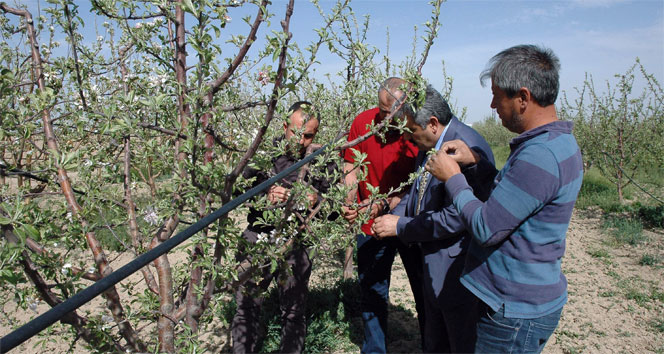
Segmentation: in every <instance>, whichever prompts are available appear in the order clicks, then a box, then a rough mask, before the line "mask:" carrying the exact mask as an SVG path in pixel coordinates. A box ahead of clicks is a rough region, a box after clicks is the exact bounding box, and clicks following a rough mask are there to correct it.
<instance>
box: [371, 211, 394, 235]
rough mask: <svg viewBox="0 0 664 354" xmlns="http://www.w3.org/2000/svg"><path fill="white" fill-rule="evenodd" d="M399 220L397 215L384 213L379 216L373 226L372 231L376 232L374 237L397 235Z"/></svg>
mask: <svg viewBox="0 0 664 354" xmlns="http://www.w3.org/2000/svg"><path fill="white" fill-rule="evenodd" d="M398 221H399V216H397V215H391V214H387V215H383V216H380V217H377V218H376V219H375V220H374V223H373V225H372V226H371V231H372V232H373V234H374V237H376V238H378V239H382V238H385V237H394V236H396V235H397V222H398Z"/></svg>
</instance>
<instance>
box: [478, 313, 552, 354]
mask: <svg viewBox="0 0 664 354" xmlns="http://www.w3.org/2000/svg"><path fill="white" fill-rule="evenodd" d="M562 311H563V309H562V308H560V309H559V310H557V311H555V312H553V313H550V314H548V315H545V316H542V317H538V318H532V319H524V318H506V317H505V316H504V313H505V308H504V307H501V308H500V310H498V311H493V310H492V309H491V308H490V307H488V306H486V310H485V311H483V313H482V315H481V316H480V320H479V322H478V323H477V342H476V343H475V352H476V353H540V352H541V351H542V349H544V345H546V341H547V340H548V339H549V337H550V336H551V334H553V331H554V330H555V329H556V327H557V326H558V321H559V320H560V314H561V312H562Z"/></svg>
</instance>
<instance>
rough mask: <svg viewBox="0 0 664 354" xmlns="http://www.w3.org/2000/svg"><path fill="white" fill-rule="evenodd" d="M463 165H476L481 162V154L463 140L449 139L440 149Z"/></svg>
mask: <svg viewBox="0 0 664 354" xmlns="http://www.w3.org/2000/svg"><path fill="white" fill-rule="evenodd" d="M440 150H442V151H444V152H445V153H446V154H447V155H449V156H450V157H451V158H452V159H453V160H454V161H456V162H457V163H459V165H461V166H466V165H474V164H476V163H478V162H480V155H479V154H478V153H476V152H475V151H473V150H472V149H471V148H469V147H468V145H466V143H464V142H463V141H462V140H452V141H447V142H445V143H444V144H443V147H442V148H441V149H440Z"/></svg>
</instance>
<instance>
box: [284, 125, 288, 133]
mask: <svg viewBox="0 0 664 354" xmlns="http://www.w3.org/2000/svg"><path fill="white" fill-rule="evenodd" d="M286 132H288V122H284V133H286Z"/></svg>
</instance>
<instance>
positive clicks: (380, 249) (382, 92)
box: [342, 77, 424, 353]
mask: <svg viewBox="0 0 664 354" xmlns="http://www.w3.org/2000/svg"><path fill="white" fill-rule="evenodd" d="M405 83H406V82H405V81H404V80H403V79H400V78H396V77H391V78H389V79H387V80H385V81H384V82H383V83H382V84H381V86H380V89H379V90H378V102H379V104H378V107H376V108H373V109H370V110H367V111H364V112H362V113H360V114H359V115H358V116H357V117H355V120H354V121H353V124H352V125H351V128H350V132H349V134H348V141H353V140H355V139H356V138H358V137H360V136H363V135H364V134H366V133H367V132H369V130H370V126H371V124H372V123H373V124H375V125H378V124H380V123H381V122H382V121H383V119H385V117H386V116H387V115H388V114H389V113H390V112H391V110H392V108H393V106H394V103H395V101H396V99H395V98H396V97H401V96H402V95H403V92H402V91H400V90H399V86H400V85H403V84H405ZM353 150H357V151H358V152H361V153H365V154H366V155H367V158H366V162H367V165H366V166H364V167H363V168H365V169H366V170H365V171H366V180H363V181H359V183H358V178H357V170H358V169H357V168H354V166H353V164H354V162H355V152H354V151H353ZM417 153H418V150H417V147H416V146H415V145H413V144H412V143H411V142H410V141H408V140H406V139H405V138H404V137H403V135H402V134H401V133H400V132H399V131H398V130H396V129H392V130H388V131H387V133H385V136H384V137H381V136H376V135H373V136H371V137H369V138H368V139H366V140H364V141H362V142H361V143H359V144H357V145H355V146H353V147H351V148H349V149H347V150H346V151H345V153H344V160H345V163H344V172H346V173H347V175H346V179H345V183H346V185H348V186H357V188H355V189H353V190H352V191H351V193H350V194H349V197H348V200H347V205H351V204H352V203H354V202H357V203H359V205H360V208H359V209H358V208H351V207H347V206H344V207H342V213H343V216H344V218H345V219H346V220H348V221H349V222H351V223H352V222H354V221H355V219H356V218H357V216H358V214H359V213H363V212H368V213H370V214H369V215H370V218H371V219H370V220H369V221H368V222H367V223H366V224H364V225H362V232H363V233H362V234H359V235H357V268H358V276H359V280H360V289H361V297H362V298H361V300H360V309H361V311H362V320H363V322H364V343H363V344H362V352H363V353H381V352H382V353H384V352H385V351H386V348H385V335H386V333H387V305H388V301H389V288H390V274H391V271H392V262H393V261H394V256H395V254H396V252H397V251H399V255H400V257H401V260H402V262H403V264H404V267H405V269H406V274H407V275H408V280H409V281H410V287H411V289H412V291H413V295H414V297H415V307H416V310H417V313H418V321H419V323H420V329H421V328H423V326H422V324H423V320H424V311H423V307H422V306H423V299H422V282H421V278H422V263H421V255H420V250H419V246H417V245H412V246H407V245H405V244H403V243H401V241H399V240H398V239H396V238H388V239H383V240H378V239H375V238H373V233H372V231H371V225H372V224H373V219H374V218H375V217H377V216H379V215H381V214H384V213H386V212H388V211H389V210H390V209H391V208H393V207H395V206H396V205H397V204H399V201H400V200H401V196H402V195H404V194H405V192H404V191H402V192H400V193H398V194H395V195H389V196H388V198H387V200H383V201H382V202H378V203H373V204H372V205H371V206H370V208H371V209H370V210H368V208H369V206H366V204H367V202H368V200H369V197H370V195H371V193H370V192H369V190H368V188H367V184H370V185H372V186H375V187H378V189H379V191H380V193H388V192H389V191H390V189H393V188H397V187H398V186H399V185H400V184H401V183H402V182H404V181H406V180H407V179H408V175H409V174H410V173H411V172H414V171H415V169H416V166H415V157H416V156H417ZM363 205H365V206H363ZM420 333H422V332H421V331H420ZM422 340H423V338H422Z"/></svg>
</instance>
